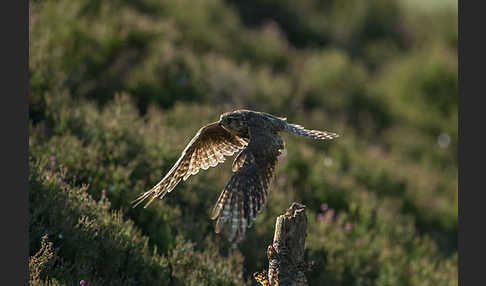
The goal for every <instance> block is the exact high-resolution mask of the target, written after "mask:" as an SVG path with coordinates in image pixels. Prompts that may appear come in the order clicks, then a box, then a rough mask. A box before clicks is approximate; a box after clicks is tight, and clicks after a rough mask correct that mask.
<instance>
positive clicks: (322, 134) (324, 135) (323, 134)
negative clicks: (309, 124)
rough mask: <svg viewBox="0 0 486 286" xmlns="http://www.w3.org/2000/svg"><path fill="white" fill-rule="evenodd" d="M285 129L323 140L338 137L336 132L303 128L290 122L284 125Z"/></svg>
mask: <svg viewBox="0 0 486 286" xmlns="http://www.w3.org/2000/svg"><path fill="white" fill-rule="evenodd" d="M285 131H287V132H289V133H292V134H296V135H300V136H304V137H308V138H312V139H321V140H324V139H333V138H337V137H339V134H336V133H333V132H329V131H320V130H309V129H305V128H304V127H302V126H300V125H297V124H292V123H287V125H286V126H285Z"/></svg>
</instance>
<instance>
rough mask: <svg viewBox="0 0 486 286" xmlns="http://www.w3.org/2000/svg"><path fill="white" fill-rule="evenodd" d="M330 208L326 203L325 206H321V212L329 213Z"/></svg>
mask: <svg viewBox="0 0 486 286" xmlns="http://www.w3.org/2000/svg"><path fill="white" fill-rule="evenodd" d="M328 208H329V207H328V205H327V204H326V203H324V204H322V205H321V211H323V212H325V211H327V209H328Z"/></svg>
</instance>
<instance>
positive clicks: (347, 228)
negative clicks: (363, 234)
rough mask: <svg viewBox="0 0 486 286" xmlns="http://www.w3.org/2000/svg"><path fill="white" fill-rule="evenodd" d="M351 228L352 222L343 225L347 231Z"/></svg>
mask: <svg viewBox="0 0 486 286" xmlns="http://www.w3.org/2000/svg"><path fill="white" fill-rule="evenodd" d="M352 228H353V224H352V223H347V224H346V226H344V229H345V230H347V231H350V230H351V229H352Z"/></svg>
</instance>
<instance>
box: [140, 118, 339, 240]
mask: <svg viewBox="0 0 486 286" xmlns="http://www.w3.org/2000/svg"><path fill="white" fill-rule="evenodd" d="M282 131H286V132H289V133H291V134H296V135H300V136H304V137H307V138H312V139H322V140H324V139H333V138H336V137H338V136H339V135H338V134H336V133H332V132H328V131H319V130H308V129H305V128H304V127H302V126H300V125H297V124H291V123H288V122H287V119H286V118H282V117H277V116H273V115H271V114H268V113H264V112H256V111H251V110H235V111H232V112H226V113H223V114H222V115H221V116H220V119H219V121H217V122H213V123H210V124H208V125H206V126H204V127H202V128H201V129H199V131H198V132H197V133H196V135H195V136H194V138H192V140H191V141H190V142H189V144H188V145H187V146H186V148H185V149H184V151H182V154H181V156H180V157H179V159H178V160H177V162H176V163H175V164H174V166H173V167H172V168H171V169H170V171H169V172H168V173H167V174H166V175H165V177H163V178H162V180H160V181H159V182H158V183H157V184H156V185H155V186H154V187H152V188H151V189H150V190H148V191H146V192H144V193H143V194H141V195H140V196H139V197H138V198H137V199H136V200H134V201H133V202H132V203H133V207H136V206H137V205H139V204H140V203H141V202H143V201H144V200H146V199H147V198H149V200H148V201H147V203H145V206H144V208H146V207H147V206H148V205H150V203H151V202H152V201H153V200H154V199H155V198H159V199H162V198H163V197H164V196H165V195H166V194H167V193H170V192H171V191H172V190H173V189H174V188H175V186H176V185H177V184H178V183H179V182H180V181H181V180H184V181H185V180H187V178H189V176H191V175H196V174H197V173H198V172H199V170H200V169H203V170H207V169H208V168H209V167H214V166H216V165H218V164H219V163H223V162H224V161H225V156H232V155H234V154H235V153H236V152H239V153H238V155H237V156H236V158H235V160H234V161H233V165H232V170H233V175H232V176H231V178H230V179H229V181H228V183H227V184H226V186H225V188H224V189H223V191H222V192H221V195H220V196H219V198H218V201H217V202H216V205H215V206H214V208H213V210H212V215H211V219H213V220H216V226H215V232H216V233H219V232H220V231H221V230H222V228H223V226H224V225H225V223H226V222H229V225H230V236H229V241H231V242H232V243H233V244H236V243H238V242H240V241H241V240H242V239H243V238H244V236H245V232H246V228H250V227H251V226H252V224H253V222H254V220H255V218H256V216H257V214H258V213H260V212H261V211H262V208H263V206H264V205H265V203H266V201H267V197H268V192H269V186H270V183H271V182H272V180H273V177H274V173H275V167H276V165H277V162H278V160H279V156H283V155H284V154H285V152H286V151H285V145H284V141H283V140H282V138H281V137H280V135H279V133H278V132H282Z"/></svg>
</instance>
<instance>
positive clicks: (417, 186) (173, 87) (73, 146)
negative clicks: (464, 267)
mask: <svg viewBox="0 0 486 286" xmlns="http://www.w3.org/2000/svg"><path fill="white" fill-rule="evenodd" d="M29 4H30V25H29V32H30V55H29V82H30V88H29V89H30V92H29V121H30V123H29V136H30V137H29V215H30V223H29V240H30V255H31V257H30V260H29V269H30V283H31V285H79V284H80V283H83V282H82V281H83V280H84V282H86V284H87V285H257V284H256V282H255V281H254V280H253V279H252V276H251V275H252V273H253V272H254V271H260V270H262V269H264V268H266V267H267V260H266V248H267V245H268V244H269V243H271V241H272V237H273V231H274V223H275V219H276V217H277V216H278V215H279V214H281V213H282V212H283V211H284V210H285V209H287V208H288V207H289V206H290V204H291V203H292V202H293V201H297V202H301V203H303V204H305V205H306V206H307V215H308V219H309V223H308V229H307V230H308V235H307V240H306V261H308V262H312V263H313V268H312V270H311V271H310V272H307V274H306V275H307V278H308V281H309V285H457V284H458V282H457V211H458V208H457V202H458V171H457V141H458V127H457V125H458V117H457V78H458V73H457V71H458V66H457V45H458V31H457V27H458V15H457V2H456V1H445V0H444V1H439V0H436V1H405V0H402V1H399V0H368V1H364V0H341V1H338V0H330V1H319V0H302V1H290V0H279V1H277V0H261V1H255V0H249V1H234V0H227V1H224V0H205V1H203V0H191V1H189V0H178V1H162V0H114V1H95V0H83V1H81V0H42V1H41V0H38V1H34V0H30V2H29ZM236 108H248V109H253V110H257V111H265V112H269V113H272V114H274V115H277V116H285V117H287V118H288V121H289V122H293V123H297V124H301V125H304V126H305V127H307V128H310V129H321V130H329V131H333V132H337V133H339V134H340V135H341V137H340V138H338V139H335V140H332V141H325V142H322V141H321V142H316V141H313V140H307V139H305V138H298V137H295V136H292V135H288V134H283V137H284V139H285V140H286V143H287V144H286V145H287V149H288V155H287V156H286V157H285V159H284V160H283V161H282V162H281V164H280V165H279V166H278V168H277V176H276V180H275V182H274V184H273V186H272V189H271V192H270V197H269V201H268V203H267V205H266V207H265V208H264V210H263V212H262V213H261V214H260V215H259V216H258V218H257V220H256V222H255V224H254V225H253V227H252V228H251V229H249V230H248V232H247V236H246V239H245V240H244V241H243V242H242V243H241V244H239V246H238V248H237V249H235V250H230V249H229V245H228V242H227V238H226V236H225V234H222V235H221V234H220V235H216V234H215V233H214V222H213V221H211V220H210V218H209V214H210V210H211V208H212V207H213V205H214V203H215V202H216V199H217V197H218V196H219V192H220V191H221V190H222V188H223V187H224V185H225V183H226V181H227V180H228V178H229V176H230V175H231V170H230V169H231V168H230V164H231V159H230V160H228V161H230V163H225V164H223V165H222V166H218V168H211V169H210V170H207V171H205V172H202V173H199V174H198V175H197V176H194V177H191V178H190V179H189V180H188V181H186V182H184V183H181V184H179V185H178V186H177V188H176V189H175V190H174V192H172V193H171V194H170V195H169V196H167V197H166V198H165V199H164V200H160V201H159V200H157V201H156V202H155V203H154V204H152V205H151V206H150V208H148V209H143V208H136V209H132V208H131V206H130V201H131V200H133V199H135V198H136V197H137V196H138V194H139V193H140V192H142V191H144V190H146V189H148V188H149V187H151V186H153V185H154V184H155V183H156V182H157V181H158V180H159V179H160V178H161V176H162V175H164V174H165V173H166V172H167V171H168V170H169V169H170V168H171V166H172V165H173V164H174V163H175V161H176V160H177V158H178V156H179V155H180V152H181V151H182V149H183V148H184V146H185V144H187V143H188V142H189V140H190V138H192V136H194V134H195V133H196V131H197V130H198V129H199V128H200V127H201V126H202V125H204V124H207V123H209V122H213V121H216V120H218V119H219V114H221V113H222V112H225V111H230V110H233V109H236Z"/></svg>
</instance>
